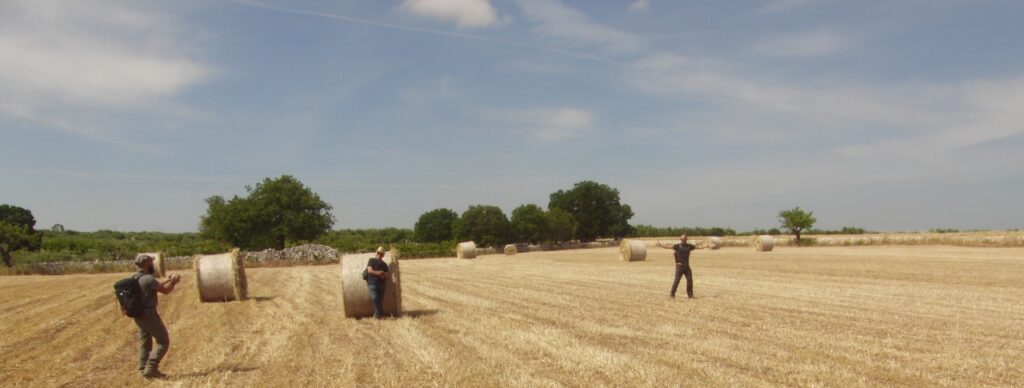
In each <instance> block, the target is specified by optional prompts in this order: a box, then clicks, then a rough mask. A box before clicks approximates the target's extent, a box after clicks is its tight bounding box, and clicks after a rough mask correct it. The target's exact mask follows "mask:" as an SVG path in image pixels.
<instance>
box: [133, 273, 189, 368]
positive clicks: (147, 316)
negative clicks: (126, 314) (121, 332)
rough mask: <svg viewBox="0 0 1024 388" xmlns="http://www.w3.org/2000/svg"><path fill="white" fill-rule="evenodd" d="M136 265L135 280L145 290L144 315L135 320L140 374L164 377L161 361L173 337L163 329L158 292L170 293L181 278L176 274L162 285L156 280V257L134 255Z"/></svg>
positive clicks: (143, 296)
mask: <svg viewBox="0 0 1024 388" xmlns="http://www.w3.org/2000/svg"><path fill="white" fill-rule="evenodd" d="M135 266H136V267H138V269H139V272H138V273H136V274H135V275H134V276H133V277H134V278H135V279H137V281H138V282H139V288H141V289H142V300H143V306H144V308H143V312H142V315H140V316H138V317H135V324H136V325H138V326H139V334H138V340H139V372H140V373H142V377H145V378H147V379H152V378H163V377H164V374H163V373H160V369H159V367H160V360H162V359H163V358H164V355H165V354H167V348H168V347H169V346H170V344H171V339H170V336H169V335H168V334H167V326H164V321H163V319H160V314H158V313H157V311H156V302H157V299H156V295H157V293H158V292H159V293H162V294H170V293H171V291H174V286H175V285H177V284H178V282H180V281H181V275H178V274H174V275H171V276H169V277H168V279H167V280H166V281H164V282H163V283H161V282H160V281H158V280H156V278H154V277H153V271H154V267H153V256H149V255H146V254H140V255H138V256H135ZM154 340H155V341H156V348H153V341H154Z"/></svg>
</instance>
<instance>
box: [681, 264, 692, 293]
mask: <svg viewBox="0 0 1024 388" xmlns="http://www.w3.org/2000/svg"><path fill="white" fill-rule="evenodd" d="M683 273H684V274H686V296H687V297H690V298H693V270H692V269H690V268H689V267H687V268H686V271H684V272H683Z"/></svg>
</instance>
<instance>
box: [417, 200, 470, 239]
mask: <svg viewBox="0 0 1024 388" xmlns="http://www.w3.org/2000/svg"><path fill="white" fill-rule="evenodd" d="M458 221H459V213H456V212H455V211H454V210H452V209H444V208H441V209H434V210H431V211H429V212H426V213H423V214H422V215H420V219H419V220H417V221H416V226H415V227H414V228H415V229H414V230H415V231H416V240H417V241H419V242H426V243H436V242H441V241H449V240H452V239H453V238H454V237H455V235H454V234H453V233H454V230H455V223H456V222H458Z"/></svg>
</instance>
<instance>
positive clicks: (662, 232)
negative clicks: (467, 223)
mask: <svg viewBox="0 0 1024 388" xmlns="http://www.w3.org/2000/svg"><path fill="white" fill-rule="evenodd" d="M684 234H685V235H687V236H735V235H736V231H735V230H733V229H732V228H722V227H717V226H716V227H713V228H702V227H699V226H697V227H681V228H679V227H664V228H661V227H656V226H650V225H636V226H634V227H633V231H632V233H630V234H629V235H630V237H665V236H681V235H684Z"/></svg>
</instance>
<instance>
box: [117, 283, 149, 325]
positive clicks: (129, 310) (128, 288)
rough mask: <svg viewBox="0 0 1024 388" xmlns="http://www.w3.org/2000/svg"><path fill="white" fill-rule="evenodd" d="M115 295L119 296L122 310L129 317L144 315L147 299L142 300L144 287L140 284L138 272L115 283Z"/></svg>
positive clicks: (118, 299)
mask: <svg viewBox="0 0 1024 388" xmlns="http://www.w3.org/2000/svg"><path fill="white" fill-rule="evenodd" d="M114 296H116V297H117V303H118V304H120V305H121V312H122V313H124V315H125V316H127V317H129V318H136V317H141V316H142V312H143V310H144V309H145V301H143V300H142V287H141V286H139V277H138V275H137V274H136V275H132V277H130V278H124V279H121V280H118V281H117V283H114Z"/></svg>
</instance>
